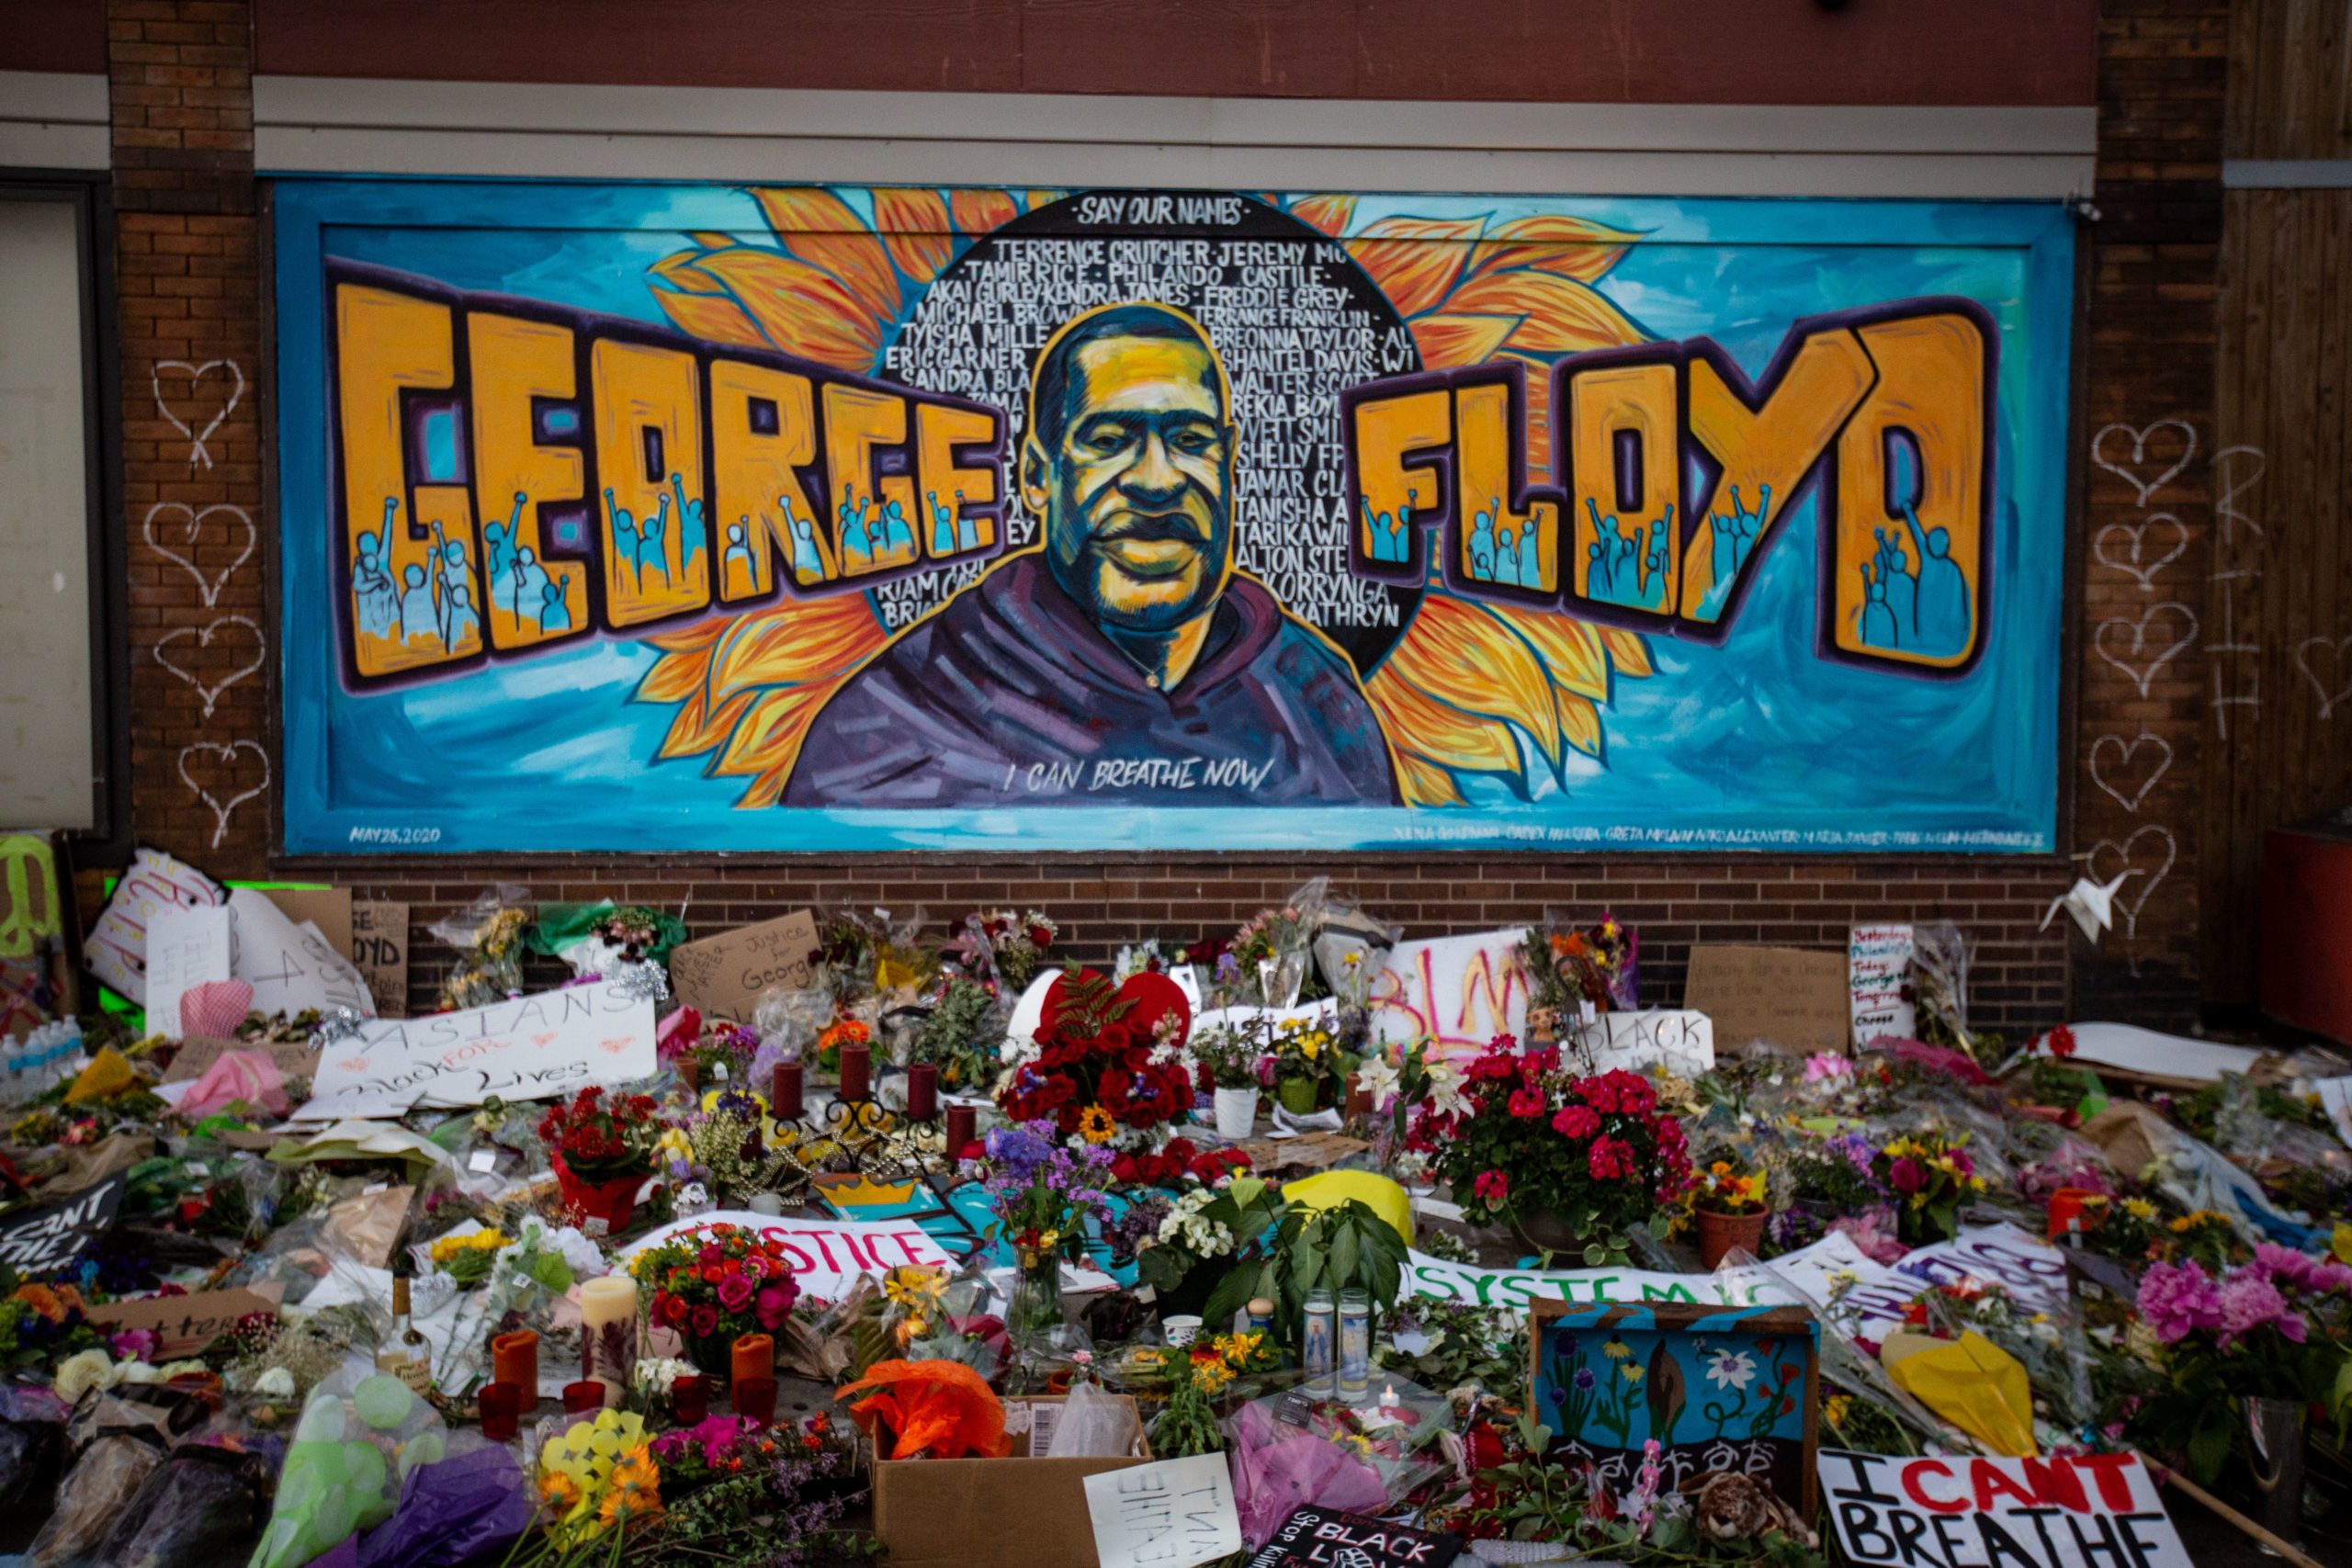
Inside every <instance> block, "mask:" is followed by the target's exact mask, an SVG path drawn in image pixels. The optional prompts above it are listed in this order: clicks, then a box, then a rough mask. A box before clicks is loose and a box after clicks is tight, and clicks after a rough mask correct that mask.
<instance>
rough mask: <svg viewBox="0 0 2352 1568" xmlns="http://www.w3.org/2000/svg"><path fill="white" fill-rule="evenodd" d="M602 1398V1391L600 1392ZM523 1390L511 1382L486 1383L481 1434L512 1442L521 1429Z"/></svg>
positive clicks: (483, 1390)
mask: <svg viewBox="0 0 2352 1568" xmlns="http://www.w3.org/2000/svg"><path fill="white" fill-rule="evenodd" d="M599 1397H600V1398H601V1397H602V1395H601V1393H600V1394H599ZM522 1419H523V1390H522V1389H521V1388H520V1387H519V1386H518V1385H516V1384H515V1383H511V1382H492V1383H484V1384H483V1385H482V1391H481V1435H482V1436H483V1437H485V1438H489V1439H490V1440H491V1441H492V1442H493V1443H511V1442H513V1441H514V1440H515V1433H516V1432H517V1431H518V1430H520V1429H521V1427H522Z"/></svg>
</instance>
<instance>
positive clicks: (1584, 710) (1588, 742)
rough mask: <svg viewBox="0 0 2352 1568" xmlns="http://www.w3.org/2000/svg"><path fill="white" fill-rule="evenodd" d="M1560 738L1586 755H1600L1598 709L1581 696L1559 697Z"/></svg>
mask: <svg viewBox="0 0 2352 1568" xmlns="http://www.w3.org/2000/svg"><path fill="white" fill-rule="evenodd" d="M1560 739H1563V740H1565V741H1566V742H1567V743H1568V744H1569V745H1571V746H1573V747H1575V748H1576V749H1577V750H1579V751H1581V752H1583V753H1584V754H1585V755H1586V756H1588V757H1598V756H1600V709H1599V708H1597V707H1595V706H1593V705H1591V704H1590V703H1589V702H1587V701H1585V700H1584V699H1583V698H1582V697H1571V696H1565V695H1564V696H1562V697H1561V698H1560Z"/></svg>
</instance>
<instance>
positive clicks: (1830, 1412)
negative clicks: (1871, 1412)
mask: <svg viewBox="0 0 2352 1568" xmlns="http://www.w3.org/2000/svg"><path fill="white" fill-rule="evenodd" d="M1853 1407H1854V1397H1853V1395H1851V1394H1848V1393H1833V1394H1831V1395H1830V1396H1829V1397H1828V1398H1827V1399H1826V1400H1824V1401H1823V1402H1822V1405H1821V1418H1822V1419H1823V1420H1825V1421H1826V1422H1828V1423H1829V1424H1830V1425H1831V1426H1833V1427H1843V1426H1844V1425H1845V1424H1846V1416H1847V1415H1848V1414H1849V1412H1850V1411H1851V1410H1852V1409H1853Z"/></svg>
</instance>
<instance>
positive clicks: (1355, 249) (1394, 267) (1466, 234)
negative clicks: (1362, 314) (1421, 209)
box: [1348, 218, 1486, 316]
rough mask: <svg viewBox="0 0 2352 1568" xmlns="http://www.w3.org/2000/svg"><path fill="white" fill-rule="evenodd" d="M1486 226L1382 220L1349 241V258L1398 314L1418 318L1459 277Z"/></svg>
mask: <svg viewBox="0 0 2352 1568" xmlns="http://www.w3.org/2000/svg"><path fill="white" fill-rule="evenodd" d="M1485 223H1486V220H1484V219H1482V218H1464V219H1438V218H1384V219H1382V220H1380V221H1379V222H1377V223H1374V225H1372V227H1370V228H1369V229H1366V230H1365V231H1363V233H1361V234H1359V235H1357V236H1356V237H1355V238H1354V239H1352V240H1350V241H1349V242H1348V254H1350V255H1351V256H1353V257H1355V258H1356V261H1357V262H1358V263H1359V264H1361V265H1362V266H1363V269H1364V270H1365V271H1366V272H1368V273H1370V274H1372V280H1373V281H1374V283H1376V284H1378V285H1380V291H1381V292H1382V293H1383V294H1385V295H1387V296H1388V302H1389V303H1390V304H1392V305H1394V306H1396V307H1397V310H1398V312H1399V313H1400V314H1403V315H1407V316H1417V315H1419V314H1420V313H1421V312H1422V311H1423V310H1428V309H1430V307H1431V306H1433V305H1435V304H1437V303H1438V302H1439V301H1441V300H1442V299H1444V298H1445V293H1446V290H1447V289H1449V288H1453V282H1454V279H1456V278H1457V277H1460V276H1462V265H1463V263H1464V262H1465V261H1467V260H1468V259H1469V257H1470V242H1471V241H1473V240H1476V238H1477V237H1478V231H1479V230H1480V229H1481V228H1483V227H1484V226H1485Z"/></svg>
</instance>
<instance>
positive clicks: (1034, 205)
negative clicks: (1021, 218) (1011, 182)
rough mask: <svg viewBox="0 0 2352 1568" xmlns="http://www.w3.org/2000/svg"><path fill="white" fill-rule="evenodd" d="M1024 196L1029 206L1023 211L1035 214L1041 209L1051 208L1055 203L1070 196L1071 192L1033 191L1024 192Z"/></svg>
mask: <svg viewBox="0 0 2352 1568" xmlns="http://www.w3.org/2000/svg"><path fill="white" fill-rule="evenodd" d="M1022 194H1023V196H1024V197H1026V198H1027V205H1026V206H1025V207H1024V208H1023V211H1026V212H1035V211H1036V210H1037V209H1039V208H1041V207H1051V206H1052V205H1053V204H1054V203H1056V202H1057V201H1059V200H1061V199H1062V198H1063V197H1067V196H1069V192H1068V191H1066V190H1032V191H1023V193H1022Z"/></svg>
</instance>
